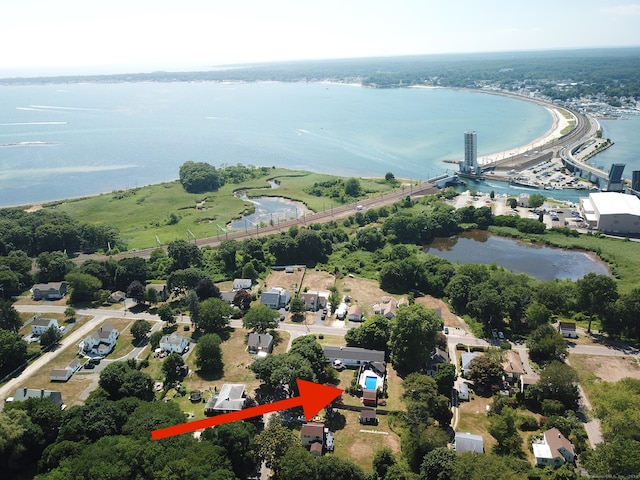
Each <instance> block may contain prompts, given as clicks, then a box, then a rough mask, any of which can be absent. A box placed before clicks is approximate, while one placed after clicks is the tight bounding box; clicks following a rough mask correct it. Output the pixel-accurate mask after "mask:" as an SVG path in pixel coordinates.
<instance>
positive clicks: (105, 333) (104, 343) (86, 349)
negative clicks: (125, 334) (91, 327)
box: [78, 322, 120, 355]
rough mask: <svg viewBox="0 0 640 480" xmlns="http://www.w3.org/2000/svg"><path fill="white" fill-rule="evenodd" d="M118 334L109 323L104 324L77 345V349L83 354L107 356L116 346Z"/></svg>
mask: <svg viewBox="0 0 640 480" xmlns="http://www.w3.org/2000/svg"><path fill="white" fill-rule="evenodd" d="M119 335H120V333H119V332H118V331H117V330H116V329H115V328H114V327H113V325H111V324H110V323H109V322H104V323H103V324H102V326H101V327H100V328H99V329H98V330H97V331H96V332H94V333H93V334H92V335H90V336H89V337H87V338H85V339H84V340H82V341H81V342H80V343H79V344H78V348H80V351H81V352H83V353H94V354H98V355H107V354H108V353H111V350H113V347H115V346H116V342H117V341H118V336H119Z"/></svg>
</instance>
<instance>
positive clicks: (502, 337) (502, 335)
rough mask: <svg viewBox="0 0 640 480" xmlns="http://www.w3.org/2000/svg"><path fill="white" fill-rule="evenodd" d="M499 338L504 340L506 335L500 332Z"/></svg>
mask: <svg viewBox="0 0 640 480" xmlns="http://www.w3.org/2000/svg"><path fill="white" fill-rule="evenodd" d="M498 338H499V339H500V340H504V333H502V332H498Z"/></svg>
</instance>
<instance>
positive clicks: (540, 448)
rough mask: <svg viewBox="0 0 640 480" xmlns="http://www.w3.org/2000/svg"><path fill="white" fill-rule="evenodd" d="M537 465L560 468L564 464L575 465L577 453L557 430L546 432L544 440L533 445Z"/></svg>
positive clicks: (552, 429) (536, 441)
mask: <svg viewBox="0 0 640 480" xmlns="http://www.w3.org/2000/svg"><path fill="white" fill-rule="evenodd" d="M531 446H532V447H533V456H534V457H535V459H536V465H538V466H540V467H543V466H545V465H552V466H554V467H559V466H561V465H562V464H564V463H574V462H575V460H576V451H575V448H574V447H573V444H572V443H571V442H570V441H569V440H567V438H566V437H565V436H564V435H562V433H561V432H560V430H558V429H557V428H551V429H549V430H547V431H546V432H544V434H543V436H542V440H534V441H533V443H532V445H531Z"/></svg>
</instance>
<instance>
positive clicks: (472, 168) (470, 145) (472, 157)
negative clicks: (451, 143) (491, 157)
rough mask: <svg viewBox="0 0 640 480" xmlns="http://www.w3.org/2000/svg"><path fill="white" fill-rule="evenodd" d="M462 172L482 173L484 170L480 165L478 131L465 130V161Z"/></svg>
mask: <svg viewBox="0 0 640 480" xmlns="http://www.w3.org/2000/svg"><path fill="white" fill-rule="evenodd" d="M460 172H461V173H466V174H467V175H481V174H482V170H481V169H480V166H479V165H478V144H477V136H476V132H464V163H463V164H462V165H461V166H460Z"/></svg>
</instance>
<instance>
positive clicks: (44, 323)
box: [31, 317, 58, 327]
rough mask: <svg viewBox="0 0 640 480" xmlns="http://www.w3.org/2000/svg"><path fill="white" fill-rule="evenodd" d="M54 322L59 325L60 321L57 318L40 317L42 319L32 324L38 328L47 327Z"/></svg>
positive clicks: (37, 319)
mask: <svg viewBox="0 0 640 480" xmlns="http://www.w3.org/2000/svg"><path fill="white" fill-rule="evenodd" d="M52 321H53V322H56V325H57V324H58V320H56V319H55V318H44V317H40V318H36V319H35V320H34V321H33V322H31V325H34V326H36V327H46V326H48V325H49V323H51V322H52Z"/></svg>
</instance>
